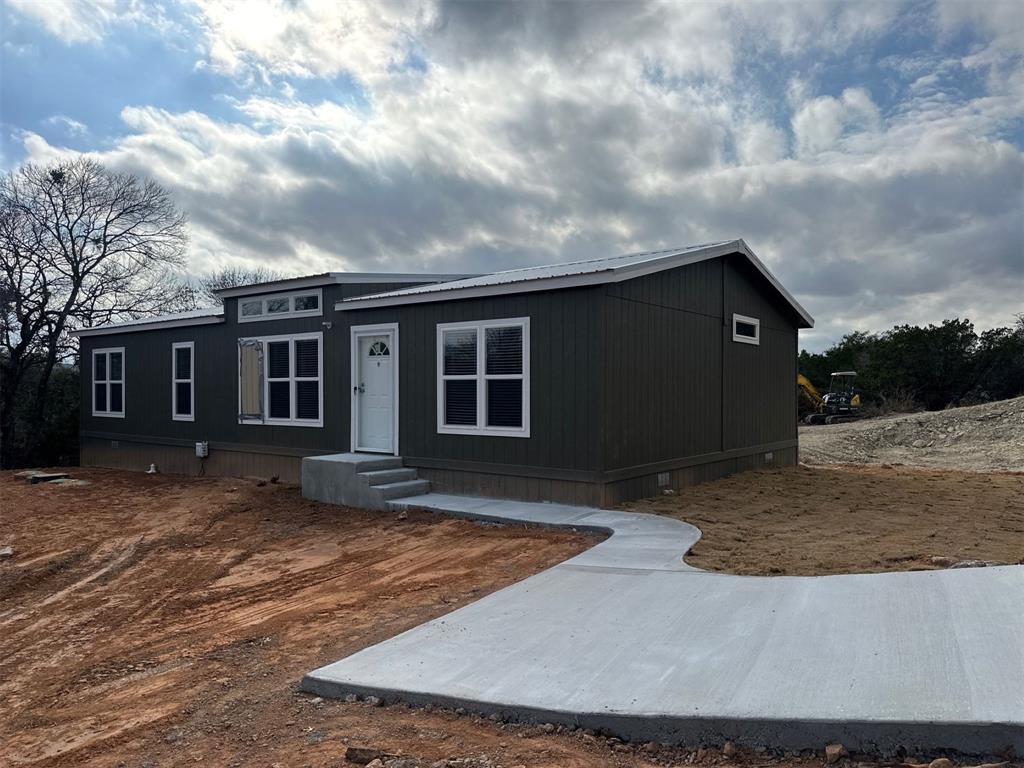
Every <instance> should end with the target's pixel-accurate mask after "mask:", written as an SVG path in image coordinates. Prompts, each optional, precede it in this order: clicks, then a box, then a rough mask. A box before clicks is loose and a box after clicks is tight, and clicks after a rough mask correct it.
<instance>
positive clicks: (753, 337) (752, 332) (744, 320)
mask: <svg viewBox="0 0 1024 768" xmlns="http://www.w3.org/2000/svg"><path fill="white" fill-rule="evenodd" d="M732 340H733V341H738V342H740V343H741V344H760V343H761V321H760V320H758V319H757V318H756V317H747V316H746V315H733V316H732Z"/></svg>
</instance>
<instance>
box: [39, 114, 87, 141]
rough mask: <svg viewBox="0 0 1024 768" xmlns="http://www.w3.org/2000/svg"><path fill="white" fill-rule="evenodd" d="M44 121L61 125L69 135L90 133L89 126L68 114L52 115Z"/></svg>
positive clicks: (48, 123)
mask: <svg viewBox="0 0 1024 768" xmlns="http://www.w3.org/2000/svg"><path fill="white" fill-rule="evenodd" d="M43 122H44V123H46V124H47V125H59V126H61V127H62V128H63V129H64V132H65V133H67V134H68V135H69V136H85V135H86V134H87V133H89V126H87V125H86V124H85V123H83V122H80V121H78V120H75V119H74V118H71V117H68V116H67V115H51V116H50V117H48V118H46V120H44V121H43Z"/></svg>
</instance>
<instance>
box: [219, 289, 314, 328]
mask: <svg viewBox="0 0 1024 768" xmlns="http://www.w3.org/2000/svg"><path fill="white" fill-rule="evenodd" d="M322 300H323V289H321V288H316V289H306V290H305V291H302V292H294V293H276V294H273V295H269V296H250V297H247V298H244V299H239V300H238V322H240V323H252V322H256V321H259V320H280V319H281V318H285V317H307V316H311V315H321V314H323V311H322V306H321V305H322V303H323V302H322Z"/></svg>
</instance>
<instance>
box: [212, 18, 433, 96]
mask: <svg viewBox="0 0 1024 768" xmlns="http://www.w3.org/2000/svg"><path fill="white" fill-rule="evenodd" d="M194 2H195V6H196V8H197V10H198V13H199V18H200V20H201V24H202V27H203V29H204V34H205V35H206V43H207V56H208V57H209V61H210V63H211V65H212V66H213V67H214V68H215V69H217V70H219V71H222V72H225V73H228V74H231V75H246V76H251V75H254V74H255V75H257V76H259V77H261V78H267V77H268V76H270V75H282V76H287V77H297V78H308V77H327V78H331V77H334V76H336V75H338V74H341V73H345V74H348V75H351V76H353V77H355V78H357V79H359V80H361V81H364V82H368V83H372V82H375V81H377V80H379V79H381V78H383V77H385V76H387V74H388V72H389V70H390V69H391V68H393V67H396V66H399V65H401V64H402V63H403V62H404V61H405V59H406V57H407V55H408V52H409V51H408V45H409V41H410V38H409V34H408V30H409V28H410V26H412V25H416V24H422V23H423V22H424V21H425V20H426V19H425V16H424V15H425V14H427V13H428V12H429V9H428V8H426V7H422V8H417V7H416V6H414V5H412V4H410V5H408V6H406V7H397V6H394V5H390V4H386V3H363V2H351V1H349V2H344V3H338V2H334V1H333V0H332V1H328V0H306V1H305V2H301V3H295V2H287V1H286V0H194Z"/></svg>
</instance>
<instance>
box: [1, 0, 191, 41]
mask: <svg viewBox="0 0 1024 768" xmlns="http://www.w3.org/2000/svg"><path fill="white" fill-rule="evenodd" d="M4 5H5V6H6V7H7V8H9V9H11V10H12V11H15V12H16V13H18V14H20V15H21V16H22V17H24V18H26V19H30V20H33V21H35V22H38V23H39V24H41V25H42V26H43V28H44V29H46V31H47V32H49V33H50V34H51V35H53V36H54V37H57V38H60V39H61V40H63V41H64V42H65V43H69V44H75V43H90V44H95V43H99V42H101V41H102V40H103V39H104V38H105V37H106V36H107V35H108V34H109V33H110V31H111V30H112V29H113V28H114V27H116V26H132V25H139V26H151V27H156V28H160V29H164V30H168V29H170V28H171V27H172V26H173V25H172V24H171V23H170V22H169V21H168V19H167V16H166V12H165V10H164V8H163V6H162V5H161V4H160V3H158V2H155V0H5V2H4Z"/></svg>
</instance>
